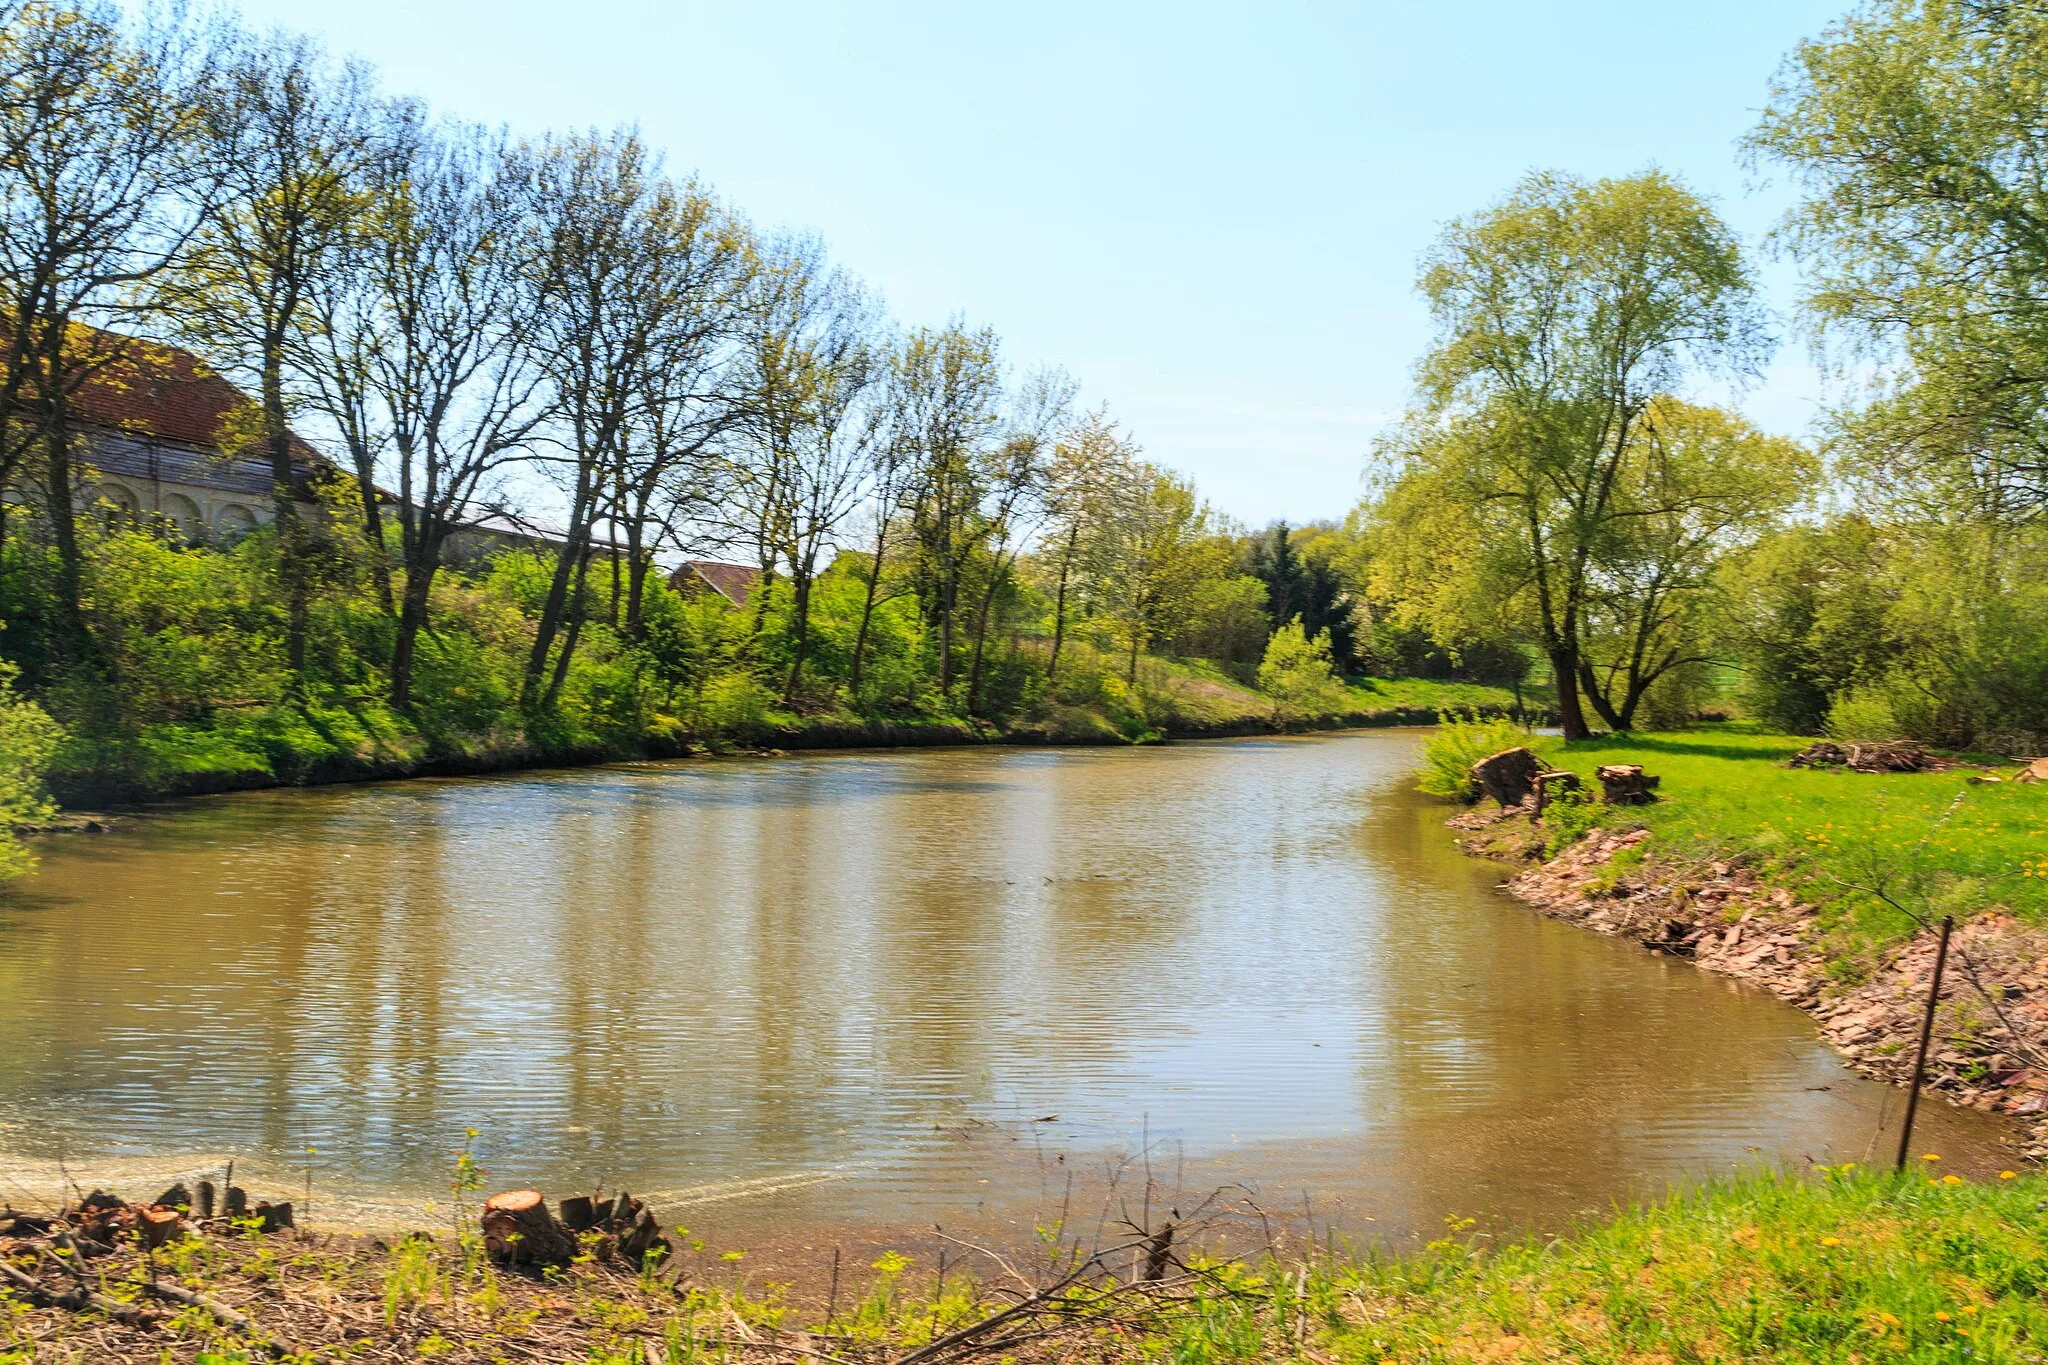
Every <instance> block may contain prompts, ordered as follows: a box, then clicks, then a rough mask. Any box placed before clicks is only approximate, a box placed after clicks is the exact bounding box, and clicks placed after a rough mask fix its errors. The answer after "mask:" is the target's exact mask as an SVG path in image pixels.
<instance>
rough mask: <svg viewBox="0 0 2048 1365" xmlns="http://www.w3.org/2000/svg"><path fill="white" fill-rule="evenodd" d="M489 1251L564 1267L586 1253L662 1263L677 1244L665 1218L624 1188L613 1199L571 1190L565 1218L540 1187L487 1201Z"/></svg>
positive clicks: (499, 1258) (502, 1260)
mask: <svg viewBox="0 0 2048 1365" xmlns="http://www.w3.org/2000/svg"><path fill="white" fill-rule="evenodd" d="M483 1233H484V1250H485V1251H486V1252H487V1253H488V1254H489V1255H490V1258H491V1259H492V1260H493V1261H496V1262H497V1263H498V1264H500V1265H507V1266H531V1267H542V1266H563V1265H567V1264H569V1262H571V1261H572V1260H574V1259H575V1258H576V1257H578V1256H580V1255H584V1254H586V1253H587V1254H589V1255H590V1256H592V1257H594V1258H596V1259H597V1260H600V1261H608V1260H611V1259H612V1258H614V1257H617V1258H618V1259H620V1260H623V1261H625V1262H627V1263H628V1264H631V1265H634V1266H644V1265H647V1264H649V1263H650V1262H651V1263H655V1264H659V1263H660V1262H661V1261H662V1260H663V1259H665V1258H666V1257H667V1256H668V1254H669V1253H670V1252H671V1251H672V1250H673V1249H674V1248H672V1247H671V1246H670V1245H669V1241H668V1239H667V1238H666V1237H663V1236H662V1235H661V1223H660V1220H659V1219H657V1218H656V1217H655V1216H654V1211H653V1210H652V1209H650V1208H648V1207H647V1205H646V1204H645V1203H643V1202H642V1201H640V1200H638V1199H635V1198H634V1197H633V1196H632V1195H630V1194H627V1193H626V1192H625V1191H623V1190H621V1191H620V1192H619V1193H618V1194H616V1195H614V1196H612V1197H611V1198H609V1199H603V1200H600V1199H598V1198H596V1197H595V1196H592V1195H581V1194H579V1195H571V1196H569V1197H568V1198H566V1199H564V1200H563V1201H562V1214H561V1217H560V1218H557V1217H555V1215H553V1214H552V1213H550V1212H548V1201H547V1198H546V1197H545V1196H544V1195H542V1194H541V1192H540V1191H538V1190H508V1191H506V1192H505V1193H503V1194H494V1195H492V1196H491V1197H490V1198H489V1199H487V1200H485V1201H484V1211H483Z"/></svg>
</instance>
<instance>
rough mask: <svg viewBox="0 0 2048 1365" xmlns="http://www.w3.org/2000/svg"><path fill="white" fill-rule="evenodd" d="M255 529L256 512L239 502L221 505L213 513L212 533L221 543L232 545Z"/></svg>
mask: <svg viewBox="0 0 2048 1365" xmlns="http://www.w3.org/2000/svg"><path fill="white" fill-rule="evenodd" d="M255 529H256V514H255V513H254V512H251V511H250V510H249V509H248V508H246V507H244V506H242V504H240V503H239V502H231V503H227V504H225V505H223V506H222V507H221V509H220V510H219V511H218V512H215V513H214V514H213V533H214V534H215V535H216V536H218V537H220V543H221V544H223V545H232V544H234V543H235V542H236V541H238V540H240V539H241V538H242V537H243V536H246V535H248V534H249V533H250V532H251V531H253V530H255Z"/></svg>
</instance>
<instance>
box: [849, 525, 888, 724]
mask: <svg viewBox="0 0 2048 1365" xmlns="http://www.w3.org/2000/svg"><path fill="white" fill-rule="evenodd" d="M887 527H888V523H887V522H886V521H885V522H883V529H882V530H880V531H877V532H876V533H875V559H874V562H873V563H872V564H870V565H868V587H867V592H866V593H865V594H863V595H862V597H861V603H860V629H859V630H857V631H855V632H854V636H853V668H852V671H851V673H850V675H849V678H848V687H849V689H850V690H851V691H852V693H853V704H854V705H855V706H859V705H860V670H861V662H862V660H863V659H865V658H866V656H867V648H868V626H869V624H870V623H872V622H873V621H874V619H875V594H876V593H877V592H878V591H880V589H881V586H882V555H883V554H884V552H885V551H886V550H887V549H888V545H889V533H888V529H887Z"/></svg>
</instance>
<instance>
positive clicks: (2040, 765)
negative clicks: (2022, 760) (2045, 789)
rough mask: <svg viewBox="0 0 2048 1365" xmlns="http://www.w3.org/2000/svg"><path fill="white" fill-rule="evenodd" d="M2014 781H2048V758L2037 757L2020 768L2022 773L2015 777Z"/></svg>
mask: <svg viewBox="0 0 2048 1365" xmlns="http://www.w3.org/2000/svg"><path fill="white" fill-rule="evenodd" d="M2013 781H2015V782H2048V758H2037V759H2035V760H2034V761H2033V762H2032V763H2029V764H2028V765H2027V766H2026V767H2024V768H2022V769H2020V775H2019V776H2018V777H2015V778H2014V779H2013Z"/></svg>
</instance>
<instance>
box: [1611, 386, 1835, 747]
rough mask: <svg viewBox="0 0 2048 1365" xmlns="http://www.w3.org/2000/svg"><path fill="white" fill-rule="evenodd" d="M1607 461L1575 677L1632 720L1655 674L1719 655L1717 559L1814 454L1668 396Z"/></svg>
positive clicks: (1784, 498) (1667, 674)
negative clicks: (1607, 513) (1605, 521)
mask: <svg viewBox="0 0 2048 1365" xmlns="http://www.w3.org/2000/svg"><path fill="white" fill-rule="evenodd" d="M1634 445H1635V446H1636V447H1637V449H1635V450H1634V451H1632V452H1631V458H1630V459H1629V460H1627V461H1626V462H1624V463H1623V464H1622V465H1621V466H1620V467H1619V468H1618V469H1617V471H1616V485H1615V490H1614V494H1613V503H1612V506H1613V510H1614V513H1615V522H1616V524H1615V527H1614V529H1613V531H1612V532H1611V533H1610V534H1609V535H1608V536H1607V537H1605V539H1604V543H1603V544H1602V546H1601V547H1600V551H1599V553H1598V554H1597V555H1595V556H1594V557H1593V558H1592V559H1591V561H1590V563H1589V577H1590V579H1591V591H1590V592H1589V594H1588V597H1587V611H1586V616H1585V647H1584V650H1583V653H1582V655H1581V658H1580V670H1579V681H1580V686H1581V689H1582V690H1583V691H1584V693H1585V695H1586V698H1587V700H1588V701H1589V702H1591V703H1592V705H1593V708H1594V710H1595V711H1597V712H1598V713H1599V715H1600V718H1601V719H1602V720H1604V721H1605V722H1606V723H1607V724H1608V725H1609V726H1610V727H1612V728H1613V729H1616V730H1627V729H1630V728H1632V727H1633V726H1634V724H1635V717H1636V711H1637V708H1638V707H1639V706H1640V705H1641V704H1642V702H1643V699H1644V698H1645V697H1646V696H1647V695H1649V693H1650V692H1651V689H1653V688H1655V687H1656V686H1657V685H1658V684H1659V682H1660V681H1663V680H1666V679H1671V680H1673V681H1674V682H1675V681H1676V678H1677V675H1680V674H1683V673H1685V672H1686V671H1687V670H1696V669H1697V668H1699V667H1700V666H1702V665H1706V664H1710V663H1712V662H1714V661H1715V659H1716V658H1717V657H1718V654H1717V650H1716V646H1717V643H1718V641H1717V639H1716V636H1717V633H1718V632H1717V628H1716V622H1717V619H1718V615H1719V613H1720V612H1722V611H1723V610H1725V608H1726V603H1725V601H1724V599H1723V596H1722V587H1723V583H1722V580H1720V579H1719V578H1718V577H1717V576H1716V573H1715V570H1716V567H1717V566H1718V565H1719V563H1720V562H1721V560H1722V559H1723V558H1724V557H1725V556H1726V555H1728V554H1729V553H1731V552H1733V551H1736V550H1739V549H1741V548H1743V547H1744V546H1746V545H1748V544H1751V543H1753V542H1754V541H1755V540H1756V539H1757V537H1759V536H1760V535H1762V534H1763V533H1765V532H1766V531H1768V530H1770V529H1772V528H1773V527H1774V526H1775V525H1776V524H1777V523H1778V521H1779V519H1780V518H1782V517H1783V516H1784V515H1785V513H1786V512H1787V511H1788V510H1789V509H1790V508H1791V507H1793V506H1794V505H1795V504H1797V503H1799V502H1800V501H1801V500H1803V499H1804V498H1805V497H1806V496H1807V494H1808V492H1809V491H1810V490H1811V489H1812V488H1813V487H1814V485H1815V484H1816V483H1817V482H1818V480H1819V478H1820V462H1819V461H1818V460H1817V459H1816V458H1814V456H1813V455H1812V454H1811V453H1810V452H1809V451H1807V450H1806V449H1805V448H1804V447H1802V446H1800V445H1799V444H1798V443H1797V442H1794V441H1788V440H1784V439H1782V438H1779V437H1773V436H1767V435H1765V434H1764V433H1762V432H1760V431H1758V430H1757V429H1756V428H1755V427H1752V426H1751V425H1750V424H1749V423H1747V422H1745V421H1743V420H1742V419H1741V418H1740V417H1737V416H1734V415H1733V414H1730V413H1727V412H1723V411H1721V410H1719V409H1715V408H1703V407H1695V406H1693V405H1691V404H1688V403H1681V402H1679V401H1677V400H1675V399H1670V398H1660V399H1658V400H1656V401H1655V402H1653V403H1652V404H1651V405H1650V406H1649V408H1648V409H1647V410H1646V411H1645V412H1644V414H1643V417H1642V419H1641V420H1640V421H1639V422H1638V424H1637V428H1636V436H1635V441H1634Z"/></svg>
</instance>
